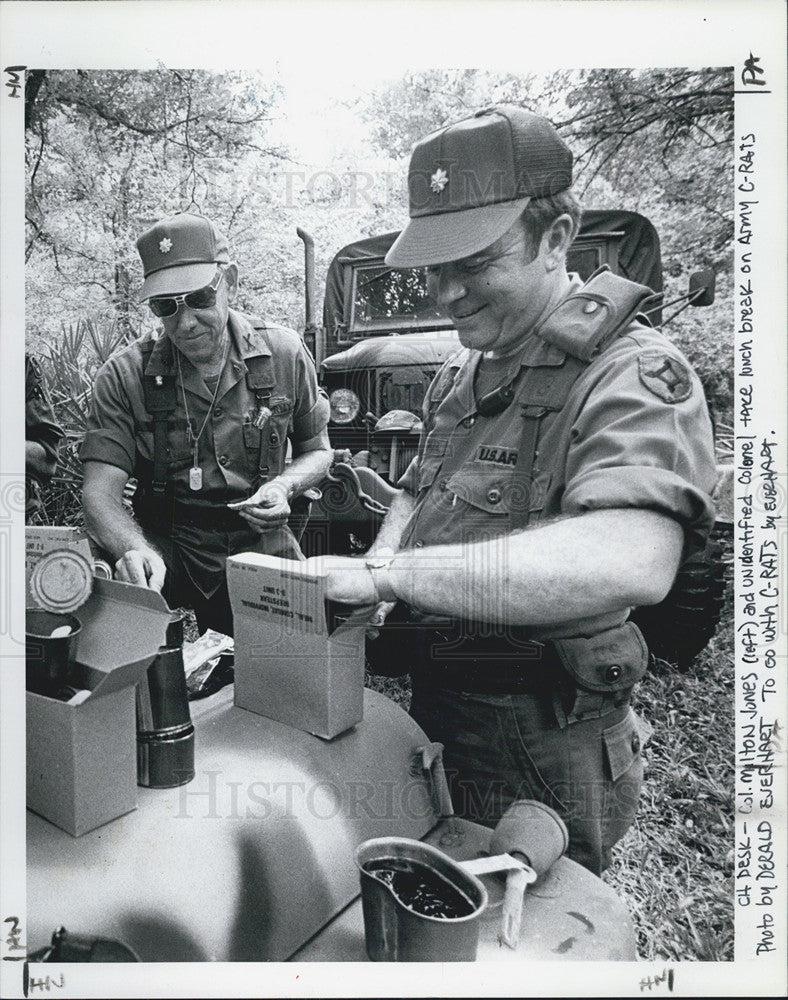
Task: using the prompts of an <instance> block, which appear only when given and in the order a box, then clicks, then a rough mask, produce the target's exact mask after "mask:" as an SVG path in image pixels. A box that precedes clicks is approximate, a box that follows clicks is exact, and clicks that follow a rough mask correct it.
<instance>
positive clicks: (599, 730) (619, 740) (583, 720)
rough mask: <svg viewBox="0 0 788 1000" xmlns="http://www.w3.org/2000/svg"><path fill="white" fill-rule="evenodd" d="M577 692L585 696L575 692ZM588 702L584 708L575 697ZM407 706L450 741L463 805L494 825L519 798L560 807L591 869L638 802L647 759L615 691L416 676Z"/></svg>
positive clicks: (604, 861)
mask: <svg viewBox="0 0 788 1000" xmlns="http://www.w3.org/2000/svg"><path fill="white" fill-rule="evenodd" d="M578 694H579V695H580V697H578ZM579 704H582V706H583V708H588V709H590V710H587V711H581V712H579V713H578V705H579ZM410 713H411V715H412V716H413V718H414V719H415V721H416V722H417V723H418V724H419V725H420V726H421V728H422V729H423V730H424V731H425V733H426V734H427V735H428V736H429V738H430V739H431V740H434V741H437V742H440V743H443V745H444V767H445V769H446V773H447V778H448V780H449V787H450V790H451V794H452V801H453V804H454V808H455V811H456V813H457V815H459V816H462V817H464V818H466V819H472V820H475V821H476V822H479V823H482V824H484V825H487V826H491V827H493V826H495V824H496V823H497V822H498V820H499V819H500V817H501V816H502V814H503V813H504V812H505V811H506V809H507V808H508V806H509V805H510V804H511V803H512V802H514V801H515V800H516V799H536V800H538V801H540V802H543V803H545V804H546V805H549V806H551V807H552V808H554V809H555V810H556V811H557V812H558V813H559V814H560V815H561V817H562V818H563V820H564V822H565V823H566V825H567V828H568V830H569V846H568V849H567V855H568V856H569V857H570V858H572V859H573V860H574V861H577V862H578V863H579V864H581V865H584V866H585V867H586V868H588V869H589V870H590V871H592V872H594V874H596V875H598V874H600V873H601V872H602V871H603V870H604V869H605V868H606V867H607V866H608V865H609V863H610V851H611V848H612V847H613V845H614V844H615V843H616V842H617V841H618V840H619V839H620V838H621V837H622V836H623V835H624V833H626V831H627V830H628V829H629V827H630V826H631V824H632V822H633V820H634V818H635V814H636V811H637V805H638V799H639V796H640V786H641V783H642V777H643V765H642V760H641V755H640V734H639V727H638V720H637V718H636V716H635V713H634V712H633V710H632V708H631V707H630V705H629V700H628V697H627V698H626V700H625V701H623V703H622V701H621V698H620V697H618V698H617V699H616V698H614V696H613V695H608V694H604V695H593V696H592V697H591V698H590V699H588V697H587V693H586V692H578V691H577V690H576V689H574V688H573V687H571V686H569V687H566V688H564V689H563V690H561V691H556V692H550V691H546V692H540V693H534V694H477V693H471V692H464V691H455V690H447V689H445V688H440V687H436V686H434V685H432V684H430V683H429V681H428V680H425V679H424V678H423V677H420V676H419V675H418V674H417V675H416V676H414V677H413V699H412V703H411V709H410Z"/></svg>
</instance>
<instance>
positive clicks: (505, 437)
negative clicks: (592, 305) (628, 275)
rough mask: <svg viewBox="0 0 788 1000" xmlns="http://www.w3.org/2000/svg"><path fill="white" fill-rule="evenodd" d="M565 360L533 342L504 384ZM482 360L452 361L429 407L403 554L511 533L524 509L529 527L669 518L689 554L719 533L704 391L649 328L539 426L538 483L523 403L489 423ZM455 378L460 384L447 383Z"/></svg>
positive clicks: (606, 356)
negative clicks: (530, 462) (477, 382)
mask: <svg viewBox="0 0 788 1000" xmlns="http://www.w3.org/2000/svg"><path fill="white" fill-rule="evenodd" d="M566 357H567V355H566V353H565V352H564V351H563V350H561V349H559V348H558V347H557V346H555V345H553V344H549V343H547V342H546V341H544V340H541V339H540V338H539V337H538V336H532V337H530V338H529V340H528V341H527V342H526V344H525V345H524V348H523V350H522V351H521V352H520V353H519V354H516V355H514V356H513V357H512V359H511V362H510V365H509V368H508V371H507V374H506V376H505V377H504V379H503V380H502V381H503V382H505V381H506V380H508V379H511V378H514V377H515V376H517V373H518V368H519V369H520V370H521V374H520V378H523V377H524V376H525V375H526V374H527V373H528V371H529V370H531V371H533V370H535V369H536V370H538V369H548V368H551V367H555V366H560V365H562V364H564V362H565V360H566ZM480 360H481V355H480V354H479V352H476V351H470V350H463V351H461V352H460V353H459V354H458V355H456V356H455V358H454V359H451V360H450V361H449V362H447V366H445V367H446V368H454V369H456V372H455V374H454V379H453V383H452V385H451V389H450V390H449V392H448V394H447V395H446V396H445V397H444V398H443V400H442V401H441V402H440V404H439V405H437V407H436V406H435V405H434V404H433V403H432V398H433V395H434V391H435V386H436V385H438V384H439V383H440V380H441V378H442V377H447V375H448V373H446V372H445V371H444V373H443V374H442V373H439V375H438V376H437V378H436V380H435V382H434V383H433V386H432V387H431V388H430V390H429V392H428V394H427V397H426V399H425V406H424V431H423V434H422V437H421V441H420V446H419V451H418V454H417V456H416V458H415V459H414V460H413V462H412V463H411V465H410V466H409V468H408V469H407V470H406V472H405V474H404V476H403V477H402V479H401V480H400V483H399V485H400V487H401V488H404V489H406V490H408V491H409V492H410V493H412V494H413V495H414V496H415V497H416V507H415V509H414V511H413V513H412V516H411V518H410V520H409V522H408V524H407V525H406V527H405V530H404V532H403V535H402V546H403V547H404V548H412V547H414V546H416V547H420V546H422V545H441V544H448V543H456V542H463V541H479V540H482V539H483V538H485V537H489V538H491V537H496V536H499V535H504V534H506V533H508V532H510V531H511V530H512V520H511V519H512V514H513V512H514V511H515V510H517V509H522V507H523V505H524V506H525V509H526V510H527V511H528V513H529V522H530V523H534V522H538V521H546V520H550V519H553V518H557V517H562V516H564V517H565V516H573V515H578V514H582V513H584V512H587V511H593V510H600V509H607V508H642V509H646V510H654V511H658V512H660V513H663V514H666V515H668V516H670V517H672V518H675V519H676V520H677V521H679V522H680V523H681V524H682V526H683V527H684V531H685V539H686V544H685V551H686V552H687V553H688V552H689V551H693V550H695V549H696V548H698V547H702V546H703V544H704V543H705V538H706V535H707V534H708V532H709V530H710V529H711V527H712V526H713V523H714V509H713V505H712V501H711V497H710V494H711V492H712V490H713V488H714V483H715V479H716V467H715V458H714V445H713V435H712V428H711V422H710V419H709V415H708V410H707V407H706V401H705V398H704V395H703V390H702V387H701V385H700V382H699V380H698V378H697V376H696V375H695V373H694V372H693V371H692V369H691V368H690V366H689V364H688V363H687V361H686V359H685V358H684V357H683V356H682V355H681V353H680V352H679V351H678V349H677V348H676V347H675V346H674V345H673V344H671V343H670V342H669V341H668V340H667V339H666V338H665V337H664V336H662V334H660V333H659V332H657V331H656V330H653V329H651V328H650V327H646V326H641V325H640V324H637V323H636V324H632V326H631V327H630V328H629V330H628V331H627V332H626V334H625V335H623V336H620V337H618V338H617V339H616V340H614V341H613V343H612V344H611V345H610V346H609V347H608V348H607V349H606V350H605V351H604V352H603V353H602V354H601V355H599V356H598V357H596V358H595V359H594V360H593V361H591V363H590V364H588V366H587V367H586V368H585V370H584V371H582V373H581V374H580V376H579V378H578V379H577V381H576V382H575V383H574V385H573V386H572V388H571V390H570V392H569V396H568V398H567V400H566V403H565V405H564V406H563V408H561V409H559V410H557V411H555V412H547V413H545V414H544V415H543V416H542V417H541V420H540V423H539V433H538V439H537V445H536V457H535V461H534V466H533V469H532V470H531V476H530V481H523V479H522V478H521V477H519V476H517V475H516V473H515V469H516V463H517V458H518V450H519V448H520V447H521V444H522V440H523V430H524V427H523V425H524V420H523V416H522V412H523V410H522V405H521V404H524V405H527V404H528V402H529V400H528V398H527V397H524V396H522V395H517V394H516V395H515V401H514V402H513V403H512V404H511V405H510V406H508V407H507V408H506V409H505V410H503V412H501V413H499V414H497V415H495V416H482V415H481V414H479V412H478V409H477V405H476V400H475V397H474V375H475V372H476V369H477V366H478V365H479V363H480ZM448 377H450V375H448Z"/></svg>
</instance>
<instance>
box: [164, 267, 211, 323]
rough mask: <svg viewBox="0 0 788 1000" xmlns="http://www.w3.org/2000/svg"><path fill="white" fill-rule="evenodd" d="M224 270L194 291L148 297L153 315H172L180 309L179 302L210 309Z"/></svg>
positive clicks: (195, 307)
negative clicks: (154, 297) (153, 297)
mask: <svg viewBox="0 0 788 1000" xmlns="http://www.w3.org/2000/svg"><path fill="white" fill-rule="evenodd" d="M223 274H224V271H223V270H222V269H221V268H219V270H218V271H217V272H216V274H215V275H214V278H213V281H211V283H210V285H206V286H205V287H204V288H198V289H197V290H196V291H194V292H187V293H186V294H185V295H167V296H162V297H161V298H156V299H148V305H149V306H150V310H151V312H152V313H153V315H154V316H158V317H159V319H164V317H165V316H174V315H175V313H176V312H177V311H178V310H179V309H180V307H181V304H185V305H187V306H188V307H189V308H190V309H210V308H211V307H212V306H215V305H216V292H217V291H218V289H219V285H220V284H221V281H222V275H223Z"/></svg>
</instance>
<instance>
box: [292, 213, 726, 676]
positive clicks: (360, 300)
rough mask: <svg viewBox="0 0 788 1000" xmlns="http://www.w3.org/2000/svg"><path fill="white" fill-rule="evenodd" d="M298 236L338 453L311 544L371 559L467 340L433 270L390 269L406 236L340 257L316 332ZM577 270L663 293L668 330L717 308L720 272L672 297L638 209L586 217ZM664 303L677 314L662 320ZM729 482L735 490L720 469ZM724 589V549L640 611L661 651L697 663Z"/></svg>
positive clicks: (658, 302)
mask: <svg viewBox="0 0 788 1000" xmlns="http://www.w3.org/2000/svg"><path fill="white" fill-rule="evenodd" d="M298 232H299V236H300V237H301V238H302V240H303V241H304V244H305V248H306V290H307V296H306V298H307V323H306V330H305V337H306V340H307V343H308V346H309V347H310V349H311V350H312V351H313V353H314V354H315V358H316V361H317V365H318V373H319V379H320V382H321V385H322V386H323V387H324V388H325V390H326V392H327V394H328V397H329V401H330V403H331V416H330V421H329V425H328V430H329V435H330V438H331V443H332V445H333V447H334V457H335V461H334V464H333V466H332V468H331V470H330V472H329V475H328V477H327V479H326V480H325V481H324V482H323V483H322V484H321V492H322V497H321V498H320V500H319V501H317V502H316V503H315V504H314V506H313V510H312V517H311V520H310V523H309V526H308V528H307V531H306V534H305V537H304V539H303V542H302V544H303V546H304V548H305V550H306V551H308V552H309V553H310V554H319V553H322V552H332V553H361V552H363V551H365V550H366V549H367V548H368V546H369V545H370V544H371V542H372V539H373V538H374V537H375V534H376V533H377V530H378V528H379V526H380V522H381V520H382V518H383V517H384V516H385V513H386V511H387V510H388V506H389V504H390V502H391V498H392V496H393V495H394V492H395V487H396V483H397V480H398V479H399V477H400V476H401V475H402V473H403V472H404V471H405V469H406V468H407V466H408V464H409V463H410V461H411V459H412V458H413V456H414V455H415V454H416V449H417V446H418V439H419V433H420V431H421V405H422V401H423V399H424V394H425V393H426V391H427V388H428V386H429V384H430V382H431V381H432V379H433V378H434V376H435V374H436V373H437V371H438V369H439V368H440V366H441V365H442V364H443V362H444V361H446V360H447V359H448V358H450V357H451V356H452V355H453V354H454V353H455V352H456V351H457V350H458V348H459V346H460V345H459V340H458V336H457V332H456V330H454V329H453V328H452V326H451V321H450V320H449V319H447V318H446V317H445V316H443V315H441V313H440V312H439V310H438V309H437V307H436V305H435V303H434V302H433V301H431V300H430V297H429V296H428V294H427V282H426V272H425V270H424V269H423V268H411V269H396V270H395V269H393V268H390V267H388V266H387V265H386V263H385V259H384V258H385V255H386V252H387V251H388V249H389V248H390V246H391V245H392V243H393V242H394V240H395V239H396V237H397V235H398V233H396V232H392V233H385V234H384V235H381V236H373V237H370V238H367V239H362V240H358V241H356V242H354V243H350V244H348V245H347V246H345V247H343V248H342V249H341V250H340V251H339V252H338V253H337V254H336V256H335V257H334V259H333V261H332V263H331V265H330V267H329V269H328V273H327V276H326V288H325V297H324V304H323V317H322V324H320V325H318V324H317V323H316V322H315V318H314V302H315V299H314V287H315V275H314V248H313V244H312V240H311V237H310V236H309V234H307V233H305V232H304V231H303V230H299V231H298ZM567 266H568V270H569V271H570V272H576V273H577V274H579V275H580V277H581V278H582V279H583V280H586V279H588V278H589V277H590V276H591V275H592V274H593V272H594V271H596V270H597V269H598V268H600V267H602V266H607V267H609V268H610V269H611V270H612V271H614V272H615V273H617V274H621V275H622V276H623V277H625V278H629V279H630V280H632V281H636V282H639V283H640V284H643V285H647V286H648V287H649V288H651V289H652V290H653V291H654V292H655V295H656V296H658V297H657V298H655V305H654V306H653V307H651V308H648V310H647V315H646V318H647V321H648V322H650V323H651V324H652V325H654V326H664V325H666V323H668V322H670V321H671V320H672V319H673V318H674V317H675V316H676V315H677V314H678V313H679V312H681V311H682V310H683V309H684V308H686V307H687V306H690V305H692V306H696V307H697V306H704V305H710V304H711V303H712V302H713V301H714V273H713V272H712V271H708V270H707V271H699V272H697V273H695V274H693V275H692V276H691V277H690V282H689V289H688V291H687V292H686V293H685V294H683V295H679V296H678V297H676V298H675V299H673V300H672V301H671V302H668V303H665V302H663V299H662V292H663V280H662V259H661V253H660V243H659V236H658V234H657V231H656V229H655V228H654V226H653V225H652V223H651V222H650V221H649V220H648V219H646V218H645V217H644V216H642V215H639V214H637V213H635V212H628V211H619V210H594V209H591V210H588V211H586V212H585V213H584V215H583V221H582V224H581V227H580V231H579V233H578V235H577V237H576V239H575V241H574V242H573V244H572V246H571V248H570V250H569V254H568V259H567ZM666 307H675V308H674V309H673V311H672V312H671V314H670V315H669V316H668V317H667V319H666V320H663V311H664V310H665V308H666ZM720 479H721V482H723V483H726V484H728V485H729V482H730V480H729V477H728V476H726V475H725V471H724V470H722V469H721V476H720ZM722 506H724V507H726V509H727V507H728V506H729V505H727V504H723V505H722ZM724 590H725V585H724V580H723V567H722V565H721V561H720V557H719V546H718V545H717V544H716V542H714V543H712V545H711V546H710V548H709V549H708V550H707V552H706V553H705V554H704V555H703V556H699V557H697V558H696V559H693V560H692V561H691V562H689V563H686V564H685V565H684V566H683V567H682V569H681V571H680V574H679V578H678V580H677V585H676V588H674V591H675V592H673V591H672V592H671V595H669V597H668V598H667V602H668V603H667V604H666V605H665V606H663V605H659V606H658V607H657V608H656V609H654V608H650V609H646V610H644V611H643V612H642V624H643V627H644V628H645V629H647V631H648V632H649V635H648V636H647V638H649V639H650V640H651V642H650V645H651V648H652V649H653V650H654V651H655V652H656V653H657V655H661V656H664V658H666V659H670V660H672V661H673V662H677V663H679V664H680V665H682V666H684V667H686V666H688V665H689V663H690V662H691V661H692V659H693V658H694V656H695V655H696V654H697V652H698V651H699V650H700V649H702V648H703V647H704V646H705V645H706V643H707V642H708V640H709V638H710V637H711V635H712V634H713V632H714V628H715V626H716V624H717V622H718V620H719V617H720V613H721V608H722V603H723V594H724ZM636 614H637V615H641V612H637V613H636ZM666 616H667V617H666ZM668 619H669V620H670V625H671V627H670V629H669V630H667V631H666V630H665V627H664V626H665V623H666V621H667V620H668Z"/></svg>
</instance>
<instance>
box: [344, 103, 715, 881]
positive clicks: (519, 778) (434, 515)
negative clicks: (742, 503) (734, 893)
mask: <svg viewBox="0 0 788 1000" xmlns="http://www.w3.org/2000/svg"><path fill="white" fill-rule="evenodd" d="M571 181H572V154H571V153H570V151H569V149H568V148H567V147H566V145H565V144H564V143H563V141H562V140H561V139H560V137H559V136H558V134H557V133H556V131H555V129H554V128H553V127H552V125H551V124H550V123H549V122H548V121H547V120H546V119H544V118H542V117H540V116H538V115H535V114H531V113H529V112H527V111H524V110H522V109H520V108H517V107H510V106H497V107H492V108H488V109H486V110H484V111H480V112H479V113H478V114H476V115H474V116H473V117H471V118H468V119H466V120H464V121H461V122H459V123H457V124H454V125H450V126H448V127H446V128H443V129H441V130H439V131H438V132H435V133H433V134H431V135H429V136H428V137H427V138H426V139H424V140H423V141H421V142H420V143H418V144H417V146H416V147H415V149H414V151H413V154H412V158H411V162H410V171H409V177H408V183H409V195H410V221H409V223H408V225H407V226H406V228H405V229H404V230H403V232H402V233H401V234H400V236H399V237H398V239H397V240H396V242H395V243H394V245H393V246H392V248H391V250H390V252H389V254H388V256H387V258H386V259H387V263H389V264H390V265H392V266H393V267H414V266H426V268H427V279H428V285H429V287H430V288H431V291H432V294H433V296H434V298H435V299H436V301H437V303H438V305H439V306H440V308H441V309H442V310H443V311H444V312H445V313H446V314H447V315H448V316H450V317H451V319H452V320H453V321H454V324H455V326H456V328H457V330H458V332H459V338H460V341H461V343H462V344H463V345H464V348H463V350H461V351H460V352H459V353H458V354H457V355H456V356H455V357H454V358H452V359H451V360H450V361H449V362H447V364H446V365H445V366H444V368H443V369H442V370H441V371H440V372H439V373H438V375H437V377H436V379H435V381H434V382H433V384H432V386H431V387H430V390H429V391H428V393H427V396H426V398H425V402H424V431H423V434H422V438H421V442H420V447H419V452H418V455H417V457H416V459H414V461H413V463H412V464H411V466H410V467H409V469H408V470H407V471H406V473H405V475H404V476H403V478H402V480H401V481H400V484H399V485H400V487H401V492H400V493H399V494H398V495H397V496H396V497H395V499H394V502H393V504H392V507H391V510H390V512H389V515H388V517H387V519H386V521H385V522H384V525H383V527H382V529H381V531H380V534H379V535H378V538H377V539H376V541H375V543H374V545H373V547H372V549H371V550H370V553H369V554H368V556H367V558H366V560H365V561H361V560H358V559H348V558H339V557H329V558H328V559H327V560H326V564H327V566H328V569H329V577H328V595H329V597H331V598H333V599H335V600H337V601H340V602H344V603H347V604H361V605H364V604H367V605H372V604H376V603H377V602H389V604H390V602H393V601H396V600H399V601H402V602H404V603H405V604H406V605H407V606H408V607H409V608H410V616H411V620H412V621H413V622H415V623H418V626H419V627H418V629H416V630H414V632H415V635H416V636H417V640H414V641H412V642H410V643H407V645H408V646H409V647H411V653H410V655H411V661H410V662H409V663H408V664H407V667H408V668H409V670H410V673H411V676H412V683H413V700H412V706H411V713H412V715H413V716H414V717H415V719H416V720H417V721H418V722H419V724H420V725H421V726H422V727H423V729H424V730H425V731H426V733H427V734H428V736H429V737H430V739H432V740H437V741H440V742H442V743H443V744H444V746H445V751H444V761H445V764H446V768H447V771H448V772H449V776H450V780H451V782H452V795H453V799H454V805H455V809H456V810H457V812H458V813H459V814H461V815H465V816H468V817H471V818H475V819H477V820H480V821H482V822H485V823H488V824H490V825H493V824H495V822H496V821H497V820H498V818H499V817H500V816H501V814H502V813H503V811H504V810H505V809H506V808H507V806H508V805H509V803H510V802H511V801H512V800H514V799H516V798H536V799H540V800H542V801H544V802H546V803H549V804H550V805H551V806H553V807H554V808H556V809H557V810H558V811H559V812H560V813H561V814H562V816H563V817H564V819H565V820H566V822H567V825H568V827H569V832H570V843H569V848H568V853H569V855H570V856H571V857H573V858H574V859H575V860H577V861H578V862H580V863H582V864H584V865H585V866H586V867H588V868H590V869H591V870H592V871H595V872H599V871H601V870H602V869H603V868H604V867H605V866H606V865H607V864H608V863H609V855H610V848H611V847H612V845H613V844H614V843H615V842H616V841H617V840H618V839H619V838H620V837H621V836H622V835H623V833H624V832H625V831H626V830H627V828H628V827H629V825H630V824H631V822H632V820H633V818H634V815H635V811H636V807H637V800H638V795H639V791H640V783H641V776H642V764H641V758H640V735H639V729H638V722H637V719H636V717H635V715H634V713H633V712H632V709H631V708H630V696H631V693H632V689H633V686H634V685H635V684H636V682H637V681H638V679H639V678H640V677H641V676H642V675H643V673H644V671H645V669H646V666H647V659H648V652H647V650H646V647H645V644H644V642H643V638H642V636H641V634H640V632H639V631H638V629H637V627H636V626H635V625H634V624H633V623H631V622H629V621H627V618H628V615H629V612H630V610H631V609H632V608H633V607H637V606H640V605H648V604H656V603H658V602H659V601H661V600H662V599H663V598H664V597H665V595H666V594H667V592H668V590H669V589H670V587H671V584H672V582H673V579H674V577H675V574H676V570H677V567H678V566H679V562H680V559H681V558H682V554H685V555H686V554H689V553H690V552H692V551H694V550H695V548H696V547H702V546H703V544H704V541H705V537H706V535H707V533H708V531H709V530H710V528H711V526H712V523H713V508H712V504H711V500H710V496H709V494H710V492H711V490H712V488H713V485H714V481H715V464H714V453H713V445H712V432H711V425H710V421H709V417H708V413H707V410H706V404H705V401H704V398H703V392H702V390H701V387H700V384H699V382H698V379H697V377H696V376H695V374H694V373H693V372H692V371H691V369H690V367H689V365H688V364H687V362H686V360H685V359H684V358H683V357H682V355H681V354H680V353H679V352H678V350H677V349H676V348H675V347H674V346H673V345H672V344H670V343H669V342H668V341H667V340H665V339H664V338H663V337H662V336H661V334H659V333H657V332H656V331H654V330H653V329H651V328H650V327H648V326H647V325H645V324H644V323H643V322H641V321H639V320H638V319H636V316H637V313H638V309H639V307H640V306H641V304H642V303H643V302H644V301H645V299H646V298H648V297H650V294H651V293H650V290H649V289H647V288H645V287H643V286H640V285H636V284H634V283H632V282H629V281H626V280H624V279H623V278H619V277H616V276H614V275H613V274H612V273H611V272H609V271H602V272H601V273H598V274H596V275H594V276H592V278H591V279H590V280H589V281H588V282H587V283H585V284H583V283H582V282H581V281H580V280H579V279H578V277H577V276H576V275H570V274H568V273H567V270H566V253H567V249H568V248H569V245H570V243H571V242H572V239H573V238H574V236H575V234H576V232H577V229H578V225H579V221H580V214H581V210H580V207H579V205H578V203H577V201H576V200H575V198H574V196H573V195H572V193H571V191H570V185H571ZM384 635H385V631H384Z"/></svg>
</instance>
